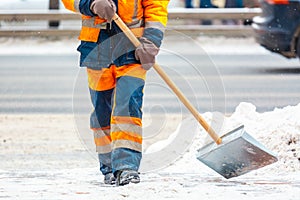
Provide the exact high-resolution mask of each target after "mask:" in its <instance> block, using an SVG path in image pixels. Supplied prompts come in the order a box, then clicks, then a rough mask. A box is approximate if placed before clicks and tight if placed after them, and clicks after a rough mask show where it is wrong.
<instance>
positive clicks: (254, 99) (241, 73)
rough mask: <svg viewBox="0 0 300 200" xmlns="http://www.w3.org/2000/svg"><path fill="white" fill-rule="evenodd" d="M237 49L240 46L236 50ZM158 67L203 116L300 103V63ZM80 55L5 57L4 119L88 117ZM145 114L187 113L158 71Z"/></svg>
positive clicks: (187, 60)
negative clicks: (6, 116)
mask: <svg viewBox="0 0 300 200" xmlns="http://www.w3.org/2000/svg"><path fill="white" fill-rule="evenodd" d="M233 45H234V44H233ZM158 62H159V63H160V64H161V66H162V67H163V68H164V69H165V70H166V72H167V73H168V74H169V75H170V76H171V78H172V79H173V80H174V81H175V82H176V84H178V86H179V87H180V88H181V89H182V91H183V92H184V94H186V96H187V97H188V98H189V99H190V100H191V102H192V103H193V104H194V105H195V106H196V107H197V109H198V110H199V111H200V112H202V113H203V112H207V111H219V112H222V113H229V114H230V113H232V112H234V110H235V107H236V106H237V105H238V104H239V103H240V102H250V103H252V104H254V105H255V106H256V107H257V111H259V112H265V111H271V110H273V109H274V108H276V107H279V108H280V107H284V106H287V105H296V104H298V103H299V102H300V78H299V74H300V62H299V61H298V60H296V59H292V60H288V59H285V58H283V57H281V56H279V55H276V54H272V53H264V54H261V53H260V52H257V53H256V52H255V49H254V50H253V52H251V51H247V52H246V53H237V54H234V53H232V54H231V53H226V52H225V53H224V54H222V53H217V54H209V53H208V54H205V53H203V52H200V53H197V52H194V51H193V50H191V51H185V52H183V53H182V54H181V53H180V55H179V54H178V53H174V52H168V51H165V52H164V51H163V53H162V54H161V55H160V56H159V58H158ZM77 66H78V55H77V54H75V53H74V54H66V55H59V54H51V55H40V54H39V55H38V54H32V55H30V54H26V55H25V54H24V55H22V54H18V55H1V54H0V77H1V79H0V113H72V112H76V113H80V112H83V113H88V112H90V103H89V99H88V90H87V84H86V77H85V70H84V69H79V68H78V67H77ZM144 111H145V112H151V113H152V112H153V113H162V112H166V113H178V112H184V113H186V112H187V111H186V109H185V108H184V107H183V106H182V104H181V103H180V102H179V101H178V99H177V98H176V97H175V96H174V94H173V93H172V92H171V91H170V89H169V88H168V87H167V86H166V85H165V84H164V82H163V81H162V80H161V79H160V77H158V75H157V74H156V73H155V71H154V70H153V69H152V70H151V71H149V73H148V77H147V84H146V88H145V101H144Z"/></svg>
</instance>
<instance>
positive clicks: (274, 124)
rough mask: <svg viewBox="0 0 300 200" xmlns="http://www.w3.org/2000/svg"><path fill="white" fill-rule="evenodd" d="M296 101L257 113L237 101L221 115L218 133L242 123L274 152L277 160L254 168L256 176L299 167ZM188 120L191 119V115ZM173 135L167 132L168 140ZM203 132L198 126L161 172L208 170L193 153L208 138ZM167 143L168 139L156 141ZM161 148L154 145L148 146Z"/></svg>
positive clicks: (299, 130) (208, 116) (209, 115)
mask: <svg viewBox="0 0 300 200" xmlns="http://www.w3.org/2000/svg"><path fill="white" fill-rule="evenodd" d="M204 117H205V118H206V119H207V121H208V122H209V123H211V121H212V120H215V118H216V117H215V116H214V115H213V114H212V113H205V114H204ZM299 119H300V104H298V105H297V106H288V107H285V108H282V109H277V108H276V109H275V110H274V111H272V112H266V113H258V112H256V107H255V106H254V105H253V104H250V103H240V105H239V106H238V107H237V108H236V110H235V112H234V113H233V114H232V115H231V116H230V117H224V118H223V120H224V123H223V127H222V130H220V131H221V134H222V133H223V134H224V133H226V132H228V131H230V130H232V129H233V128H235V127H237V126H239V125H242V124H243V125H244V126H245V130H246V131H247V133H249V134H250V135H251V136H253V137H254V138H255V139H257V140H258V141H259V142H261V143H262V144H263V145H264V146H265V147H267V148H268V149H269V150H271V151H272V152H274V153H275V154H276V155H277V156H278V159H279V161H278V162H277V163H275V164H272V165H270V166H267V167H264V168H262V169H259V170H257V171H255V172H254V173H256V174H257V175H264V174H271V173H272V174H288V173H290V172H299V170H300V121H299ZM190 120H194V119H193V118H191V119H190ZM174 137H175V136H174V135H171V136H170V137H169V139H168V140H172V139H173V138H174ZM208 138H209V137H208V136H207V133H206V132H205V131H204V130H203V129H202V128H201V127H200V126H199V127H198V131H197V134H196V137H195V139H194V141H193V144H192V145H191V147H190V149H189V150H188V152H187V153H186V154H185V155H184V156H182V158H181V159H180V160H178V161H177V162H175V163H173V164H172V165H171V166H169V167H167V168H165V169H164V172H170V173H174V172H182V173H199V172H208V173H210V169H208V168H206V167H205V166H203V165H202V164H200V162H199V161H198V160H197V159H196V153H197V150H198V149H199V148H201V147H202V146H203V145H204V144H205V143H207V140H208ZM159 143H160V144H162V145H163V144H170V143H172V141H164V142H159ZM153 147H154V148H158V149H162V147H158V145H157V144H154V145H153V146H150V147H149V148H150V149H151V151H155V150H154V149H153Z"/></svg>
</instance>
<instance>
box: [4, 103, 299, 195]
mask: <svg viewBox="0 0 300 200" xmlns="http://www.w3.org/2000/svg"><path fill="white" fill-rule="evenodd" d="M203 115H204V117H205V118H206V120H207V121H209V122H211V120H212V119H213V118H212V116H213V113H204V114H203ZM299 118H300V104H298V105H297V106H288V107H285V108H282V109H274V111H272V112H266V113H258V112H256V110H255V106H254V105H252V104H250V103H241V104H240V105H239V106H238V107H237V108H236V111H235V112H234V113H233V114H232V115H231V116H228V117H226V118H225V121H224V130H223V131H224V132H226V131H227V130H228V129H231V128H232V127H235V126H237V125H239V124H244V125H245V130H246V131H247V132H248V133H249V134H251V135H252V136H253V137H255V138H256V139H257V140H258V141H260V142H261V143H262V144H264V145H265V146H266V147H267V148H269V149H270V150H271V151H273V152H274V153H276V154H277V155H278V159H279V161H278V162H277V163H274V164H272V165H269V166H266V167H264V168H261V169H259V170H256V171H253V172H250V173H248V174H245V175H242V176H239V177H236V178H232V179H224V178H223V177H221V176H220V175H218V174H217V173H216V172H214V171H212V170H211V169H209V168H208V167H207V166H206V165H204V164H202V163H201V162H200V161H198V160H197V159H196V151H197V149H199V148H200V147H201V146H202V145H203V144H204V142H205V140H206V133H205V132H204V131H203V130H202V129H201V128H200V127H198V128H197V133H196V137H195V138H194V140H193V143H192V144H191V146H190V148H189V149H188V151H187V152H185V153H184V154H183V156H182V157H181V158H179V159H178V160H177V161H176V162H174V163H172V164H170V165H169V166H166V167H165V168H163V169H161V170H156V171H153V172H147V173H141V179H142V180H141V183H140V184H136V185H134V184H130V185H127V186H123V187H111V186H106V185H104V184H103V183H102V180H103V177H102V176H101V175H100V173H99V171H98V166H97V161H96V160H95V159H94V158H93V156H91V152H87V150H86V149H85V147H84V146H83V145H82V144H81V143H80V139H79V137H78V135H77V133H76V131H75V125H74V119H73V116H71V115H0V121H1V123H0V143H1V145H0V150H1V151H0V152H1V153H0V158H1V162H0V163H1V165H0V166H1V167H0V198H2V199H102V198H103V199H105V198H106V199H116V200H119V199H156V200H157V199H204V200H205V199H224V200H227V199H228V200H229V199H240V200H243V199H245V200H250V199H251V200H252V199H273V200H277V199H278V200H282V199H285V200H288V199H291V200H295V199H298V198H299V195H300V161H299V160H300V145H299V144H300V121H299ZM186 120H190V121H193V120H194V119H193V118H187V119H186ZM176 125H177V124H176ZM170 138H171V139H172V138H173V137H170ZM168 142H172V141H168Z"/></svg>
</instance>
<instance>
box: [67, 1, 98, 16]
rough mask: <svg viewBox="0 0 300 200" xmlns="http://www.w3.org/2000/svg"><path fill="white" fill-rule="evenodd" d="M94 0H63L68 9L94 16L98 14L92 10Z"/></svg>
mask: <svg viewBox="0 0 300 200" xmlns="http://www.w3.org/2000/svg"><path fill="white" fill-rule="evenodd" d="M92 1H93V0H62V2H63V4H64V6H65V8H66V9H68V10H71V11H73V12H78V13H81V14H83V15H86V16H91V17H93V16H96V15H95V14H94V13H92V11H91V10H90V6H91V3H92Z"/></svg>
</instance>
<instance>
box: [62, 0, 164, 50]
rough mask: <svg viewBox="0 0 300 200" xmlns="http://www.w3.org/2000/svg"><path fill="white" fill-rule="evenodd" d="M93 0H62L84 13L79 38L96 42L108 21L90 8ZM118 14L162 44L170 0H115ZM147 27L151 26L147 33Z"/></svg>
mask: <svg viewBox="0 0 300 200" xmlns="http://www.w3.org/2000/svg"><path fill="white" fill-rule="evenodd" d="M92 1H93V0H62V2H63V3H64V5H65V7H66V8H67V9H68V10H71V11H74V12H78V13H81V14H82V29H81V32H80V35H79V39H80V40H82V41H88V42H96V41H97V40H98V35H99V32H100V29H105V28H106V25H107V22H106V20H104V19H101V18H100V17H98V16H96V15H95V14H94V13H92V12H91V10H90V5H91V2H92ZM113 1H114V2H115V4H116V6H117V14H118V15H119V16H120V18H121V19H122V20H123V21H124V22H125V23H126V24H127V26H128V27H129V28H131V29H134V28H140V27H144V28H145V33H144V34H147V38H148V39H150V40H151V41H152V42H154V43H155V44H156V45H158V46H160V42H161V41H160V40H161V39H162V34H161V33H162V32H163V30H164V28H165V26H166V24H167V6H168V3H169V0H113ZM147 28H151V30H149V33H147Z"/></svg>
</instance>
